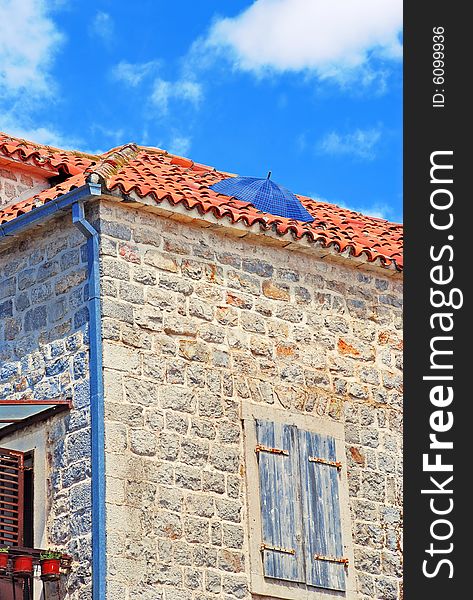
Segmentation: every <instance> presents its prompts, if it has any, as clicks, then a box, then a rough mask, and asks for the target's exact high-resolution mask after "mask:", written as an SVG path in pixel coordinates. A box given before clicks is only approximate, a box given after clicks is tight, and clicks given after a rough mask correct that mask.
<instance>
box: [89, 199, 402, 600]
mask: <svg viewBox="0 0 473 600" xmlns="http://www.w3.org/2000/svg"><path fill="white" fill-rule="evenodd" d="M98 225H99V226H100V229H101V232H102V237H101V266H102V274H103V279H102V295H103V315H104V320H103V332H104V345H105V350H104V364H105V395H106V403H105V409H106V472H107V527H108V563H109V567H108V596H107V597H108V599H109V600H132V599H135V598H142V599H144V600H156V599H161V598H162V599H163V600H191V599H192V600H211V599H215V598H224V599H225V600H232V599H235V598H241V599H245V600H247V599H249V598H251V594H250V592H249V590H248V576H247V574H248V565H249V562H248V543H247V537H246V536H247V529H246V519H247V513H246V500H245V499H246V495H245V479H244V455H243V441H242V426H241V421H240V418H239V415H240V406H241V403H242V402H252V403H257V404H262V405H267V406H269V407H271V406H274V407H278V408H282V409H285V410H287V411H290V412H296V413H301V414H309V415H310V414H315V415H318V416H319V417H320V416H323V417H324V418H326V419H327V420H334V421H340V422H342V423H343V424H344V426H345V435H346V442H347V445H346V455H347V464H348V477H349V492H350V508H351V519H352V531H353V541H354V554H355V569H356V580H357V589H358V597H359V598H360V599H361V600H368V599H384V600H394V599H396V598H400V597H401V594H402V592H401V589H400V585H401V584H400V581H401V567H402V555H401V544H402V542H401V520H402V514H401V506H402V489H401V485H402V479H401V469H402V465H401V457H402V450H401V445H402V436H401V428H402V400H401V393H402V376H401V369H402V341H401V334H402V330H401V327H402V320H401V292H402V289H401V283H400V280H399V279H392V278H389V277H387V276H386V274H385V272H383V271H382V270H377V271H369V270H363V268H354V266H352V264H353V263H350V262H346V261H345V262H333V261H330V260H329V259H326V260H321V259H319V258H316V257H315V256H314V255H310V254H304V253H301V252H298V251H297V250H296V249H294V248H293V249H291V250H287V249H286V250H285V249H283V248H281V247H274V246H267V245H263V244H262V243H260V242H259V241H258V239H257V238H253V239H252V240H250V239H243V238H242V239H239V238H238V237H230V236H228V237H226V236H225V235H223V233H219V232H218V231H215V230H214V231H211V230H210V229H205V228H200V227H198V226H197V225H196V224H193V223H192V222H190V223H181V222H176V221H175V220H170V219H165V218H163V217H159V216H156V215H153V214H151V213H145V212H143V211H139V210H133V209H132V208H128V207H126V206H124V205H123V204H122V205H117V204H105V203H102V205H101V211H100V222H99V223H98ZM243 233H244V232H241V231H239V232H238V234H243ZM255 239H256V241H255ZM314 595H315V597H317V596H316V594H314Z"/></svg>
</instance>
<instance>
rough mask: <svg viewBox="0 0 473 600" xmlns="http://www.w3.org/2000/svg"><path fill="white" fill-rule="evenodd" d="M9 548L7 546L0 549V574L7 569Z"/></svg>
mask: <svg viewBox="0 0 473 600" xmlns="http://www.w3.org/2000/svg"><path fill="white" fill-rule="evenodd" d="M9 550H10V548H9V546H5V547H3V548H0V573H5V572H6V570H7V567H8V559H9V556H8V552H9Z"/></svg>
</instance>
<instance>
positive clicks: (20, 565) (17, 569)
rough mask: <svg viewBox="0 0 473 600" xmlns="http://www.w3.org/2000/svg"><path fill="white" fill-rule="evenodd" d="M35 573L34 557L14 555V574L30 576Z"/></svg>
mask: <svg viewBox="0 0 473 600" xmlns="http://www.w3.org/2000/svg"><path fill="white" fill-rule="evenodd" d="M32 574H33V557H32V556H22V555H21V554H20V555H18V556H14V557H13V575H19V576H21V577H28V575H32Z"/></svg>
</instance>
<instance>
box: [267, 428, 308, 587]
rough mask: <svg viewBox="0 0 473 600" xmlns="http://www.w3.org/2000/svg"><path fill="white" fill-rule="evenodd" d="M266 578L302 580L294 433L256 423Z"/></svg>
mask: <svg viewBox="0 0 473 600" xmlns="http://www.w3.org/2000/svg"><path fill="white" fill-rule="evenodd" d="M256 438H257V443H258V446H257V447H256V452H257V457H258V468H259V488H260V500H261V522H262V544H261V552H262V559H263V566H264V575H265V577H274V578H277V579H284V580H287V581H299V582H303V581H304V580H305V568H304V552H303V548H302V520H301V498H300V475H299V455H298V450H297V429H296V427H293V426H289V425H282V424H279V423H270V422H268V421H257V422H256Z"/></svg>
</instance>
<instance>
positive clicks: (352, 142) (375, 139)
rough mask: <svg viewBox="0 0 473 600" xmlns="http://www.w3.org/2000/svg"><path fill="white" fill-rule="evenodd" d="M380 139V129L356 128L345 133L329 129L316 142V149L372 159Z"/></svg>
mask: <svg viewBox="0 0 473 600" xmlns="http://www.w3.org/2000/svg"><path fill="white" fill-rule="evenodd" d="M380 139H381V130H380V129H356V130H355V131H352V132H350V133H346V134H340V133H338V132H337V131H331V132H330V133H328V134H327V135H326V136H325V137H324V138H322V140H320V142H319V143H318V144H317V151H318V152H320V153H322V154H332V155H333V154H343V155H351V156H355V157H357V158H360V159H363V160H373V159H374V158H375V156H376V146H377V145H378V143H379V141H380Z"/></svg>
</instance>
